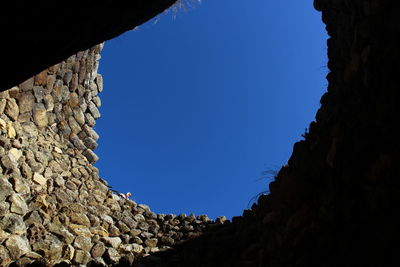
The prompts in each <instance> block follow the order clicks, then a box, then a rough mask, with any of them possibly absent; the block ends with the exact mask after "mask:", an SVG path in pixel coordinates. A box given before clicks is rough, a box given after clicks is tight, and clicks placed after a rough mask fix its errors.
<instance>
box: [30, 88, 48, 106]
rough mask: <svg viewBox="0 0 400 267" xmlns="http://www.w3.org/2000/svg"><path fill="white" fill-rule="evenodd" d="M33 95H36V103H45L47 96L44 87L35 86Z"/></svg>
mask: <svg viewBox="0 0 400 267" xmlns="http://www.w3.org/2000/svg"><path fill="white" fill-rule="evenodd" d="M33 94H34V95H35V98H36V102H37V103H41V102H42V101H43V97H44V95H45V91H44V88H43V86H34V87H33Z"/></svg>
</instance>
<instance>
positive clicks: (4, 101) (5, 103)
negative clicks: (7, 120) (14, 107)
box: [0, 99, 7, 114]
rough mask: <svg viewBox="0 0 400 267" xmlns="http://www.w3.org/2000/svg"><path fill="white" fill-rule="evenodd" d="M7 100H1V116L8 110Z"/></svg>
mask: <svg viewBox="0 0 400 267" xmlns="http://www.w3.org/2000/svg"><path fill="white" fill-rule="evenodd" d="M6 105H7V100H5V99H0V114H3V113H4V109H5V108H6Z"/></svg>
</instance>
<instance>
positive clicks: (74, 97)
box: [68, 93, 79, 108]
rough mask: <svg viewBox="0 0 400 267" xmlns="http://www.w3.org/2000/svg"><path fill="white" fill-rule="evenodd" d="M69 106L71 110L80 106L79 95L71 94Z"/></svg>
mask: <svg viewBox="0 0 400 267" xmlns="http://www.w3.org/2000/svg"><path fill="white" fill-rule="evenodd" d="M68 104H69V106H70V107H71V108H74V107H76V106H78V105H79V96H78V94H77V93H71V94H70V96H69V100H68Z"/></svg>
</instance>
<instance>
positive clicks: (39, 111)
mask: <svg viewBox="0 0 400 267" xmlns="http://www.w3.org/2000/svg"><path fill="white" fill-rule="evenodd" d="M33 119H34V121H35V123H36V125H37V126H38V127H39V128H42V127H45V126H47V124H48V123H49V120H48V118H47V111H46V108H45V107H44V105H43V104H36V105H35V107H34V108H33Z"/></svg>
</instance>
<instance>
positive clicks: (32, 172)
mask: <svg viewBox="0 0 400 267" xmlns="http://www.w3.org/2000/svg"><path fill="white" fill-rule="evenodd" d="M17 2H18V1H14V2H12V3H17ZM88 2H90V1H88ZM172 2H173V0H168V1H167V0H165V1H164V0H160V1H155V0H154V1H152V2H151V1H132V4H133V5H139V6H142V7H145V6H147V5H150V6H151V7H149V6H147V8H149V10H141V9H140V8H139V9H135V8H133V9H132V10H133V11H135V12H136V13H135V12H133V14H130V15H129V16H128V15H126V14H127V13H126V12H128V11H131V10H130V9H127V8H125V9H124V11H126V12H125V13H124V12H122V13H118V10H119V9H118V8H117V7H115V8H110V9H107V8H104V6H102V5H100V4H99V5H98V6H96V7H95V8H97V10H98V11H101V10H103V12H98V13H96V16H95V17H96V19H99V18H104V21H105V23H106V24H107V23H114V24H113V26H110V27H105V26H104V24H102V27H100V28H99V29H101V30H99V31H97V32H96V31H95V30H96V29H97V27H99V25H98V24H99V23H102V21H100V22H99V21H97V20H93V21H95V23H94V24H93V21H92V18H93V17H90V16H89V17H88V18H86V19H87V20H89V22H87V23H86V24H85V25H86V27H82V28H85V30H84V31H83V32H84V34H83V35H82V36H80V37H82V38H86V42H84V44H79V42H78V41H77V40H78V39H79V40H81V39H80V38H78V37H76V36H75V35H72V34H71V33H70V32H68V31H66V33H67V34H64V36H75V39H74V38H72V37H71V38H72V41H71V43H73V44H74V45H73V47H75V48H76V47H77V46H79V47H81V48H82V50H85V49H87V46H86V45H87V44H88V42H89V41H90V42H93V41H94V40H99V42H97V43H100V42H101V41H104V40H105V39H106V38H107V37H105V36H110V34H111V35H113V36H115V35H117V34H119V33H122V32H123V31H124V30H126V29H129V26H130V25H131V26H132V25H138V23H139V22H143V21H145V20H146V19H147V18H149V16H150V15H151V14H155V13H157V12H155V11H157V10H161V9H162V8H163V7H166V6H168V5H169V4H171V3H172ZM35 3H36V2H35ZM82 3H84V2H82ZM113 3H114V2H112V1H109V2H107V7H108V5H110V6H112V5H113ZM18 4H20V3H19V2H18ZM85 4H87V3H85ZM67 6H68V8H70V7H71V6H72V7H73V8H75V6H74V5H67ZM314 6H315V8H316V9H317V10H319V11H321V12H322V20H323V22H324V23H325V24H326V29H327V32H328V34H329V39H328V57H329V62H328V68H329V70H330V72H329V73H328V75H327V80H328V82H329V85H328V88H327V89H328V90H327V92H326V93H325V94H324V95H323V96H322V97H321V101H320V102H321V107H320V109H319V110H318V112H317V114H316V121H315V122H312V123H311V124H310V127H309V131H308V132H307V133H306V134H305V135H304V137H305V138H304V140H301V141H299V142H297V143H296V144H295V145H294V148H293V154H292V156H291V157H290V159H289V161H288V164H287V165H286V166H284V167H283V168H282V169H281V170H280V171H279V173H278V175H277V176H276V178H275V181H273V182H272V183H271V184H270V185H269V191H270V193H269V194H268V195H262V196H261V197H259V199H258V201H257V203H255V204H254V205H253V206H252V207H251V209H250V210H245V211H244V212H243V215H242V216H238V217H234V218H232V222H229V221H226V220H225V218H223V217H221V218H218V219H217V220H216V221H215V222H213V221H210V220H209V219H208V218H207V216H204V215H203V216H198V217H195V216H194V215H189V216H186V215H178V216H175V215H163V214H155V213H153V212H151V211H150V209H149V208H148V207H147V206H146V205H138V204H137V203H135V202H133V201H130V200H128V199H126V198H124V197H121V196H119V195H118V194H115V193H114V192H113V191H112V190H110V188H109V187H108V186H107V183H106V182H105V181H104V180H102V179H101V178H99V174H98V170H97V169H96V168H95V167H94V166H93V165H92V163H93V162H95V161H96V160H97V159H98V157H97V156H96V154H95V153H94V151H95V148H96V146H97V142H96V141H97V139H98V135H97V134H96V132H95V131H94V128H93V127H94V125H95V121H96V119H97V118H99V117H100V113H99V107H100V105H101V102H100V99H99V97H98V94H99V93H100V92H101V91H102V78H101V76H100V75H98V74H97V66H98V59H99V51H100V50H101V45H97V46H95V47H93V48H91V49H89V50H86V51H82V52H79V53H77V54H76V55H73V56H71V57H70V58H68V59H67V60H65V61H63V62H61V63H59V64H57V65H54V66H52V67H50V68H48V69H47V70H45V71H43V72H41V73H39V74H37V75H36V76H34V77H32V78H31V79H28V80H27V81H25V82H23V83H21V84H19V85H18V86H15V87H13V88H11V89H9V90H7V91H5V92H2V93H0V166H1V167H0V266H8V265H13V266H15V265H21V266H24V265H27V264H29V263H31V262H36V263H41V266H46V265H47V266H49V265H54V264H58V263H60V264H61V266H65V265H68V264H72V265H81V266H84V265H92V266H93V265H98V266H104V265H113V264H117V263H119V264H120V266H125V265H132V264H133V266H140V267H150V266H153V267H155V266H157V267H159V266H162V267H166V266H170V267H187V266H191V267H214V266H218V267H232V266H237V267H261V266H268V267H304V266H307V267H312V266H318V267H319V266H323V267H337V266H351V267H353V266H363V267H366V266H399V265H400V260H399V257H398V247H399V245H398V243H399V239H400V230H399V229H400V228H399V225H400V209H399V208H398V207H400V198H399V195H400V194H399V192H400V179H399V174H400V157H399V155H400V153H399V152H400V139H399V136H400V133H399V131H398V129H399V127H398V124H399V116H398V114H400V111H399V108H400V105H399V104H398V100H399V99H400V90H399V82H398V77H400V67H399V66H400V65H399V62H400V53H399V51H400V50H399V46H400V23H399V17H400V16H399V15H400V2H399V1H391V0H315V1H314ZM35 7H36V6H32V8H35ZM39 7H40V8H39V10H42V6H39ZM51 7H52V5H48V6H47V7H46V8H49V9H50V8H51ZM66 8H67V7H66ZM82 8H83V9H85V6H82ZM90 8H92V6H90ZM145 9H146V8H145ZM18 10H19V9H18ZM65 10H67V11H66V12H67V15H66V16H65V17H66V18H69V15H70V13H69V12H68V11H69V10H68V9H65ZM85 10H86V9H85ZM138 10H140V11H143V14H141V12H137V11H138ZM59 11H60V10H59ZM104 11H107V12H104ZM108 11H110V12H108ZM60 12H61V11H60ZM30 13H32V14H35V16H36V14H37V13H35V12H30V10H28V11H27V10H25V11H24V13H22V14H23V15H26V16H29V14H30ZM48 13H52V12H48ZM53 13H54V12H53ZM81 13H83V14H85V15H87V14H86V13H90V15H92V13H93V12H86V13H85V12H81ZM115 13H116V14H117V15H118V14H125V15H126V16H125V17H124V16H115ZM128 13H129V12H128ZM93 14H94V13H93ZM104 14H106V15H104ZM110 14H114V16H109V15H110ZM13 15H15V14H13ZM62 15H65V14H63V13H62V12H61V13H60V16H62ZM107 16H109V17H110V18H111V20H112V21H111V22H110V21H109V20H108V21H107V18H106V17H107ZM116 17H118V18H124V19H126V21H125V20H124V19H115V18H116ZM5 18H6V19H7V16H6V17H5ZM43 18H45V19H46V23H45V24H44V25H47V23H48V21H47V20H48V18H47V17H45V16H44V17H40V18H38V19H43ZM128 18H129V20H128ZM0 19H3V16H1V18H0ZM81 19H82V20H78V21H79V23H84V22H85V18H84V17H81ZM108 19H109V18H108ZM63 21H67V20H57V21H55V22H57V23H62V22H63ZM10 22H19V20H15V19H14V20H10ZM34 22H37V20H35V21H33V23H34ZM68 23H71V21H68ZM132 23H133V24H132ZM115 24H117V25H115ZM7 25H8V24H7ZM55 25H56V26H57V25H59V24H55ZM91 25H92V26H91ZM93 25H95V26H93ZM53 26H54V25H53ZM107 26H108V24H107ZM114 26H115V27H116V28H118V29H119V30H115V29H116V28H114ZM270 27H273V25H270ZM10 29H11V32H12V34H15V33H17V32H19V31H16V29H17V27H15V28H12V27H11V28H10ZM28 29H29V28H28ZM46 29H47V28H46ZM50 29H51V31H53V29H52V28H50ZM57 29H58V30H59V31H61V32H62V31H63V30H64V29H66V27H57ZM68 29H69V28H68ZM40 30H41V27H36V28H35V31H34V30H32V33H34V34H36V31H39V32H40ZM88 32H90V33H91V34H92V33H93V35H90V34H88ZM6 36H10V35H6ZM11 36H14V35H11ZM27 36H28V37H29V38H28V39H27V40H28V41H29V40H32V39H34V38H33V37H31V36H30V35H27ZM46 36H47V35H46V34H44V37H46ZM49 36H50V35H49ZM49 36H47V37H49ZM57 36H63V35H61V34H57ZM64 36H63V37H62V38H64ZM24 37H26V36H24ZM11 39H12V40H14V39H13V38H11ZM88 39H89V40H88ZM50 40H51V41H54V40H55V39H54V38H53V39H50ZM28 41H26V42H19V45H21V44H22V45H23V48H26V47H25V46H26V43H28ZM50 43H51V44H52V45H53V43H52V42H49V41H48V40H47V39H45V45H48V44H50ZM55 43H57V44H58V43H62V44H63V45H64V42H55ZM71 43H69V42H67V43H66V44H65V46H67V47H69V46H71ZM63 45H60V46H57V47H58V49H60V50H59V51H60V53H61V54H65V53H67V52H68V55H70V53H69V52H70V50H69V49H70V48H68V49H65V47H64V49H63ZM75 48H74V49H75ZM27 49H29V47H27ZM35 49H39V48H37V47H35ZM9 50H12V49H11V48H10V49H7V50H4V51H9ZM19 50H21V51H22V50H24V49H22V48H21V47H20V46H17V49H16V50H15V51H16V52H19ZM67 50H68V51H67ZM24 51H25V50H24ZM33 51H36V50H33ZM52 51H53V50H52ZM74 51H78V49H76V50H74ZM53 52H54V51H53ZM15 54H18V53H15ZM10 55H11V57H12V59H14V57H15V56H16V55H14V54H12V53H9V55H8V56H10ZM18 55H19V54H18ZM37 55H40V57H37ZM41 55H42V54H41V53H37V54H35V56H34V57H33V58H36V59H37V60H41V59H42V58H43V57H41ZM52 55H53V57H51V58H52V60H54V55H55V54H54V53H52ZM23 58H24V59H25V58H26V54H24V57H23ZM5 59H9V57H5ZM22 61H23V60H17V61H16V63H15V62H14V65H12V66H15V64H17V65H18V64H19V65H21V64H20V62H22ZM28 62H29V63H30V64H31V62H33V61H31V62H30V61H29V60H28ZM44 63H45V62H43V61H41V63H40V64H39V65H38V66H41V65H42V64H44ZM53 63H54V62H53ZM27 64H28V63H27ZM29 68H30V69H37V66H33V65H32V66H30V67H29ZM29 68H28V69H29ZM10 69H11V70H12V71H14V72H15V69H18V68H9V69H8V72H6V73H8V74H10V75H4V77H5V78H4V79H3V80H2V82H3V83H2V84H9V83H11V82H12V81H11V82H10V80H8V79H7V77H16V76H18V75H15V74H12V71H11V72H10ZM24 73H25V74H24V75H23V77H25V76H26V73H28V72H27V70H26V69H25V72H24ZM29 73H30V72H29ZM2 74H3V73H2ZM13 75H14V76H13ZM1 78H3V76H1ZM19 78H20V77H19ZM19 78H15V80H17V81H18V82H19V81H20V80H19ZM18 82H17V83H18ZM0 83H1V82H0ZM0 89H1V90H3V89H4V88H0Z"/></svg>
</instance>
